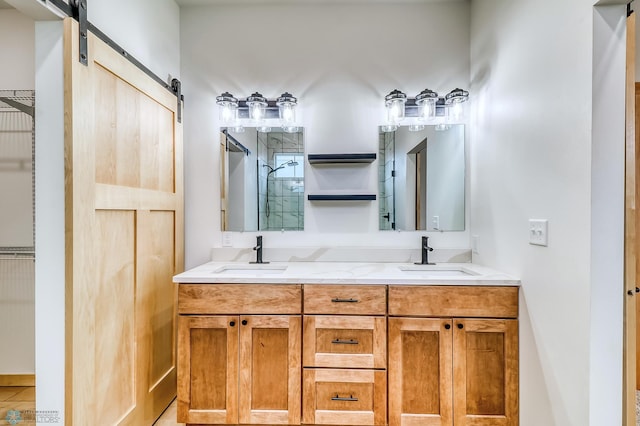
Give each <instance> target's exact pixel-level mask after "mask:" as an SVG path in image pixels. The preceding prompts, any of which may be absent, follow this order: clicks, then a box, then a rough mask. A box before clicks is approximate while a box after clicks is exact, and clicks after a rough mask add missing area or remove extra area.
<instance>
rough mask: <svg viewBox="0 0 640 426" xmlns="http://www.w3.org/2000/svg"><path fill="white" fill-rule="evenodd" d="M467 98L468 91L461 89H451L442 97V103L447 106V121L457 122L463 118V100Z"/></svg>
mask: <svg viewBox="0 0 640 426" xmlns="http://www.w3.org/2000/svg"><path fill="white" fill-rule="evenodd" d="M467 100H469V92H467V91H466V90H462V89H453V90H452V91H451V92H449V93H447V95H446V96H445V97H444V104H445V106H446V107H447V122H449V123H457V122H460V121H462V120H463V118H464V106H463V105H462V104H463V103H464V102H466V101H467Z"/></svg>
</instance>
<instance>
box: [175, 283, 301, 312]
mask: <svg viewBox="0 0 640 426" xmlns="http://www.w3.org/2000/svg"><path fill="white" fill-rule="evenodd" d="M178 313H180V314H243V315H251V314H300V313H302V286H300V285H288V284H282V285H280V284H276V285H273V284H180V285H179V286H178Z"/></svg>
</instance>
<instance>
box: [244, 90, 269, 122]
mask: <svg viewBox="0 0 640 426" xmlns="http://www.w3.org/2000/svg"><path fill="white" fill-rule="evenodd" d="M247 107H248V108H249V118H250V119H251V120H254V121H257V122H260V121H262V120H264V118H265V116H266V113H267V98H265V97H264V96H262V95H261V94H260V93H258V92H255V93H253V94H252V95H251V96H249V97H248V98H247Z"/></svg>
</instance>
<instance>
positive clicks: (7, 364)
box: [0, 9, 35, 374]
mask: <svg viewBox="0 0 640 426" xmlns="http://www.w3.org/2000/svg"><path fill="white" fill-rule="evenodd" d="M0 58H2V64H3V66H2V67H0V90H33V89H34V87H35V81H34V80H35V76H34V21H33V19H31V18H29V17H28V16H25V15H23V14H21V13H20V12H18V11H16V10H11V9H2V10H0ZM19 114H20V116H21V117H20V122H17V121H16V120H17V118H15V117H13V118H11V119H6V120H2V122H0V127H4V126H9V125H11V129H12V130H18V129H19V128H25V127H24V125H25V124H28V122H27V121H30V120H28V117H27V116H25V115H23V114H22V113H19ZM12 115H13V114H12ZM25 118H26V119H27V120H25ZM21 126H22V127H21ZM4 130H9V128H8V127H5V129H4ZM29 130H30V128H29ZM23 136H25V137H21V138H20V140H21V141H23V140H24V143H25V144H26V145H25V146H24V147H21V148H20V149H18V148H19V147H18V146H17V145H15V143H12V144H8V143H7V144H5V146H1V147H0V160H2V157H5V156H6V157H7V158H14V157H15V156H17V155H18V154H20V157H21V158H31V143H30V140H31V136H30V135H28V134H27V135H24V134H23ZM9 140H12V141H16V137H15V136H12V137H11V138H10V139H9ZM25 148H26V150H25ZM25 154H26V155H25ZM14 164H15V163H5V166H6V168H5V167H2V170H1V171H0V200H2V201H1V202H0V247H30V246H32V245H33V220H32V212H33V210H32V208H33V206H32V186H31V185H32V179H31V169H30V168H25V169H23V170H18V169H17V166H16V167H15V171H14V170H9V167H13V166H14ZM1 266H2V268H0V269H1V270H0V324H1V325H0V342H11V344H10V345H6V346H5V350H2V351H0V374H33V373H34V372H35V324H34V318H35V313H34V309H35V296H34V282H33V265H32V262H31V261H29V260H21V261H11V260H4V261H2V265H1Z"/></svg>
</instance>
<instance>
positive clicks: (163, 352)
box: [64, 19, 184, 426]
mask: <svg viewBox="0 0 640 426" xmlns="http://www.w3.org/2000/svg"><path fill="white" fill-rule="evenodd" d="M64 36H65V59H64V62H65V70H64V71H65V186H66V187H65V211H66V213H65V214H66V219H65V221H66V300H67V308H66V312H67V321H66V323H67V331H66V335H67V338H66V340H67V342H66V356H67V364H66V365H67V369H66V388H67V390H66V413H67V419H68V420H69V419H71V420H72V423H73V425H77V426H85V425H116V424H118V425H151V424H152V423H153V421H154V420H155V419H156V418H157V417H158V416H159V415H160V414H161V412H162V410H163V409H164V408H165V407H166V406H167V405H168V404H169V403H170V402H171V400H172V399H173V397H174V396H175V391H176V353H175V348H176V293H177V292H176V286H175V285H174V284H173V283H172V276H173V275H174V274H176V273H178V272H181V271H182V269H183V251H184V250H183V194H182V192H183V190H182V185H183V184H182V127H181V125H180V124H179V123H178V122H177V114H176V110H177V105H176V103H177V102H176V97H175V96H174V95H173V94H172V93H170V92H169V91H168V90H167V89H165V88H163V87H161V86H160V85H159V84H157V83H156V82H154V81H153V80H152V79H151V78H150V77H148V76H147V75H145V74H144V73H143V72H141V71H140V70H139V69H138V68H136V67H135V66H133V65H132V64H131V63H130V62H129V61H127V60H126V59H125V58H123V57H122V56H121V55H120V54H118V53H117V52H116V51H114V50H112V49H111V48H110V47H108V46H107V45H106V44H105V43H103V42H102V41H100V40H99V39H97V38H96V37H94V36H93V34H91V33H89V34H88V37H89V39H88V42H89V45H88V62H89V64H88V66H84V65H82V64H81V63H80V62H79V61H78V56H79V52H78V24H77V23H76V22H75V21H73V20H71V19H67V20H66V21H65V34H64Z"/></svg>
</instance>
